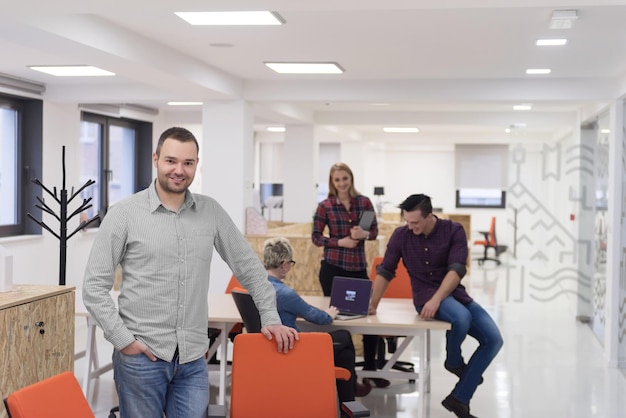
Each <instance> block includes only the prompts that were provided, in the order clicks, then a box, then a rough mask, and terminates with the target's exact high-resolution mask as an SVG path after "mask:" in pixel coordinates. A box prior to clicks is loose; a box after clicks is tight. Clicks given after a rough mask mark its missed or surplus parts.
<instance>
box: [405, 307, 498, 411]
mask: <svg viewBox="0 0 626 418" xmlns="http://www.w3.org/2000/svg"><path fill="white" fill-rule="evenodd" d="M417 310H418V312H421V310H422V306H419V307H418V309H417ZM435 319H439V320H442V321H446V322H450V324H451V325H452V328H451V329H450V330H449V331H447V332H446V365H447V366H449V367H451V368H457V367H462V366H463V365H464V364H465V362H464V359H463V354H462V353H461V344H462V343H463V341H464V340H465V337H466V336H467V335H470V336H472V337H474V338H475V339H476V340H477V341H478V343H479V345H478V348H477V349H476V351H475V352H474V354H472V356H471V357H470V360H469V362H468V363H467V367H466V368H465V371H464V372H463V375H462V376H461V379H460V380H459V382H458V383H457V384H456V386H455V387H454V390H453V391H452V396H454V397H455V398H456V399H458V400H459V401H461V402H462V403H464V404H469V401H470V399H472V396H473V395H474V392H476V388H477V387H478V384H479V382H480V381H481V378H482V375H483V373H484V372H485V370H487V367H488V366H489V364H490V363H491V361H492V360H493V359H494V357H495V356H496V354H498V351H500V348H501V347H502V344H503V342H502V335H501V334H500V330H499V329H498V326H497V325H496V323H495V322H494V320H493V319H492V318H491V316H490V315H489V314H488V313H487V311H485V310H484V309H483V308H482V307H481V306H480V305H479V304H478V303H476V302H474V301H472V302H470V303H468V304H467V305H463V304H462V303H460V302H459V301H457V300H456V299H454V298H453V297H452V296H448V297H447V298H445V299H444V300H443V301H442V302H441V305H439V310H438V311H437V314H436V315H435Z"/></svg>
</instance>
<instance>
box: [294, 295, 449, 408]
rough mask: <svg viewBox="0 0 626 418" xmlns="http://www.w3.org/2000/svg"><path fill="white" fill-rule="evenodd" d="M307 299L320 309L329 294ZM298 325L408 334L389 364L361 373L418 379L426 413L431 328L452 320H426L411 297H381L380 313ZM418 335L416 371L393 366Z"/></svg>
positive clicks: (443, 327) (446, 325) (441, 327)
mask: <svg viewBox="0 0 626 418" xmlns="http://www.w3.org/2000/svg"><path fill="white" fill-rule="evenodd" d="M303 299H304V300H305V301H306V302H307V303H309V304H311V305H313V306H317V307H318V308H320V309H325V308H327V307H328V304H329V298H328V297H324V296H303ZM297 323H298V326H299V327H300V328H301V329H302V330H303V331H320V330H323V331H332V330H337V329H346V330H348V331H350V332H352V333H354V334H369V335H393V336H404V337H406V338H405V339H404V340H403V341H402V343H401V344H400V345H399V346H398V347H397V349H396V352H395V353H393V355H392V356H391V358H389V359H388V360H387V362H386V363H385V366H384V367H383V368H382V369H380V370H375V371H365V370H363V371H361V370H360V371H359V372H358V373H359V377H381V378H388V379H389V378H391V379H393V378H401V379H415V380H416V382H417V385H418V386H417V390H418V392H419V395H420V396H419V402H420V406H419V411H420V413H421V416H425V407H426V403H425V402H424V395H425V394H426V392H429V391H430V331H431V330H442V331H445V330H449V329H450V324H449V323H448V322H443V321H437V320H423V319H421V318H420V317H419V315H418V314H417V311H416V310H415V307H414V306H413V300H411V299H392V298H389V299H385V298H383V299H381V301H380V304H379V305H378V309H377V311H376V315H369V316H367V317H365V318H357V319H350V320H347V321H333V323H332V324H329V325H315V324H311V323H309V322H306V321H304V320H303V319H301V318H300V319H298V322H297ZM415 337H419V338H420V343H419V345H418V346H417V350H418V355H419V363H418V366H417V372H416V373H408V372H403V371H398V370H393V369H392V367H393V365H394V364H395V363H396V362H397V361H398V360H399V358H400V355H401V354H402V352H403V351H404V350H405V349H406V348H407V347H408V346H409V344H410V343H411V342H412V341H413V339H414V338H415Z"/></svg>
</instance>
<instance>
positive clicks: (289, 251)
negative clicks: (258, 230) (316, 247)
mask: <svg viewBox="0 0 626 418" xmlns="http://www.w3.org/2000/svg"><path fill="white" fill-rule="evenodd" d="M292 258H293V248H292V247H291V244H290V243H289V240H288V239H287V238H283V237H276V238H270V239H268V240H266V241H265V243H264V244H263V266H265V269H266V270H269V269H274V268H276V267H278V266H280V265H281V264H282V263H283V262H285V261H291V259H292Z"/></svg>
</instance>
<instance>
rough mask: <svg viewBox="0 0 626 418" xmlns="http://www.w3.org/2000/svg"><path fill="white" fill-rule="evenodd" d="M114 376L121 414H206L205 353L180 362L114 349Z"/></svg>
mask: <svg viewBox="0 0 626 418" xmlns="http://www.w3.org/2000/svg"><path fill="white" fill-rule="evenodd" d="M113 373H114V375H113V377H114V379H115V387H116V389H117V394H118V397H119V401H120V417H121V418H137V417H142V418H163V413H165V416H167V417H168V418H169V417H173V418H201V417H202V418H206V416H207V414H208V405H209V372H208V368H207V364H206V360H205V359H204V357H201V358H199V359H197V360H194V361H192V362H190V363H185V364H180V363H179V362H178V352H177V353H176V354H175V355H174V358H173V359H172V361H171V362H167V361H164V360H161V359H158V360H157V361H154V362H153V361H151V360H150V359H149V358H148V357H146V356H145V355H143V354H138V355H132V356H129V355H126V354H122V353H121V352H119V351H117V350H114V351H113Z"/></svg>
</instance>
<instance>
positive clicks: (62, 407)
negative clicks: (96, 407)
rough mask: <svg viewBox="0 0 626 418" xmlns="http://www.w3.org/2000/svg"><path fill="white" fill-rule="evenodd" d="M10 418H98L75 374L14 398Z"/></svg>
mask: <svg viewBox="0 0 626 418" xmlns="http://www.w3.org/2000/svg"><path fill="white" fill-rule="evenodd" d="M4 405H5V406H6V410H7V413H8V415H9V418H42V417H45V418H94V417H95V415H94V414H93V412H92V411H91V408H90V407H89V403H88V402H87V399H85V395H83V391H82V389H81V387H80V385H79V384H78V381H77V380H76V377H74V374H73V373H72V372H63V373H61V374H58V375H55V376H52V377H50V378H48V379H45V380H42V381H41V382H37V383H34V384H32V385H30V386H26V387H25V388H22V389H20V390H17V391H15V392H13V393H12V394H10V395H9V396H8V397H7V398H6V399H5V400H4Z"/></svg>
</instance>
